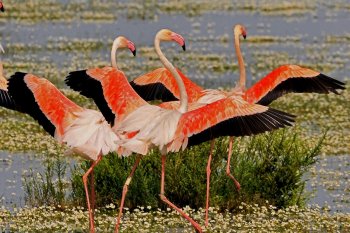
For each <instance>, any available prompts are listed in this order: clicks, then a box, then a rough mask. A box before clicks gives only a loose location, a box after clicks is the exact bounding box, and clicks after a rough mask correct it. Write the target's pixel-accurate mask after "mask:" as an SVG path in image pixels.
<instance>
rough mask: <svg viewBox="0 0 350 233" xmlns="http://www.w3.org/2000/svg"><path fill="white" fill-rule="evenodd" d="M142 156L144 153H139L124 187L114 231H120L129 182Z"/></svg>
mask: <svg viewBox="0 0 350 233" xmlns="http://www.w3.org/2000/svg"><path fill="white" fill-rule="evenodd" d="M141 158H142V155H139V156H138V157H137V158H136V161H135V163H134V166H133V167H132V169H131V172H130V174H129V176H128V178H127V179H126V181H125V184H124V187H123V194H122V200H121V201H120V207H119V215H118V219H117V224H116V225H115V231H114V232H116V233H118V232H119V224H120V219H121V217H122V214H123V206H124V201H125V196H126V193H127V192H128V187H129V184H130V182H131V179H132V177H133V176H134V173H135V170H136V168H137V166H138V165H139V162H140V160H141Z"/></svg>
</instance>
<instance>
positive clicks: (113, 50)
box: [111, 38, 120, 70]
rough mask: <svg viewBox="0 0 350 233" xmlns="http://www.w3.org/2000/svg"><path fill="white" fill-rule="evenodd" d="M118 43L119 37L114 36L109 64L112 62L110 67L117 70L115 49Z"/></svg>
mask: <svg viewBox="0 0 350 233" xmlns="http://www.w3.org/2000/svg"><path fill="white" fill-rule="evenodd" d="M119 44H120V43H119V39H118V38H116V39H115V40H114V41H113V45H112V50H111V64H112V67H113V68H115V69H117V70H118V69H119V68H118V66H117V49H118V48H119Z"/></svg>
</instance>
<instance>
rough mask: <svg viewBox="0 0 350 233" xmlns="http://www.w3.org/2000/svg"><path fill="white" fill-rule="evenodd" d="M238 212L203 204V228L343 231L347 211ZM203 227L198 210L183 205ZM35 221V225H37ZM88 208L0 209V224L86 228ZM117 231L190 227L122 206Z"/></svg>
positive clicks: (107, 223) (168, 215)
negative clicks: (206, 222) (206, 216)
mask: <svg viewBox="0 0 350 233" xmlns="http://www.w3.org/2000/svg"><path fill="white" fill-rule="evenodd" d="M239 209H240V210H239V212H238V213H230V212H220V211H219V210H218V209H215V208H209V219H210V221H209V226H208V227H207V228H205V232H207V233H211V232H237V231H242V232H309V231H311V232H348V231H350V216H349V215H347V214H342V213H335V214H330V213H329V208H327V206H325V207H324V208H320V207H318V206H314V207H308V208H302V209H301V208H298V207H297V206H290V207H288V208H286V209H279V210H277V209H276V207H274V206H272V205H269V203H266V206H259V205H247V204H245V203H241V205H240V206H239ZM183 210H184V211H185V212H186V213H188V214H190V215H191V217H193V218H194V220H196V221H198V222H199V223H201V224H202V225H203V226H204V224H203V219H204V210H203V209H199V210H198V211H196V210H193V209H191V208H189V207H185V208H184V209H183ZM116 216H117V209H116V206H115V205H113V204H110V205H107V206H106V207H105V208H101V209H98V210H96V214H95V225H96V231H97V232H111V231H113V230H114V227H115V217H116ZM38 223H40V224H38ZM88 223H89V221H88V212H87V211H86V210H85V209H84V208H82V207H73V208H69V209H64V210H62V208H61V206H58V207H51V206H46V207H45V206H43V207H38V208H37V207H34V208H23V209H21V208H15V209H14V211H10V210H7V209H5V208H2V209H0V229H3V230H5V231H10V232H26V231H30V232H57V231H58V232H85V231H88V227H89V226H88ZM120 230H121V231H122V232H168V231H171V232H172V231H176V232H177V231H181V232H193V229H192V227H191V226H189V224H188V222H187V221H186V220H184V219H183V218H182V217H180V216H179V214H178V213H176V212H175V211H173V210H170V209H169V208H168V209H167V210H165V211H161V210H159V209H152V207H151V206H147V207H139V208H137V209H134V210H133V211H129V209H127V208H126V209H125V211H124V215H123V220H122V224H121V229H120Z"/></svg>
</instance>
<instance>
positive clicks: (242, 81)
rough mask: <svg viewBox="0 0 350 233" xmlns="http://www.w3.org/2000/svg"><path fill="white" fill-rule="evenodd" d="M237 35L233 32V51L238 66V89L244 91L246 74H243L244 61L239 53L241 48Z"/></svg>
mask: <svg viewBox="0 0 350 233" xmlns="http://www.w3.org/2000/svg"><path fill="white" fill-rule="evenodd" d="M239 35H240V34H239V33H237V32H236V31H235V33H234V37H235V50H236V55H237V60H238V66H239V87H240V88H241V89H242V90H244V89H245V83H246V74H245V67H244V61H243V56H242V53H241V48H240V46H239Z"/></svg>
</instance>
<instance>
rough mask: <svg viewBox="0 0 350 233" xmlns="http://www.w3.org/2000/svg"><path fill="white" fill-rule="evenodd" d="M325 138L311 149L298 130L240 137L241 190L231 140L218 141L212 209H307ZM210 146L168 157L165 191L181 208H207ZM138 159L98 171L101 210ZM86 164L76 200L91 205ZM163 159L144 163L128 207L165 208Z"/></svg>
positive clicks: (115, 199)
mask: <svg viewBox="0 0 350 233" xmlns="http://www.w3.org/2000/svg"><path fill="white" fill-rule="evenodd" d="M323 138H324V136H323V137H321V138H320V139H319V142H318V143H317V145H309V144H308V142H307V141H304V140H302V139H301V137H300V136H299V135H298V133H295V132H293V131H292V130H279V131H276V132H274V133H266V134H263V135H258V136H254V137H249V138H236V139H235V141H234V147H233V148H234V149H233V150H234V151H233V155H232V165H231V171H232V173H233V174H234V175H235V177H236V178H237V179H238V180H239V181H240V183H241V191H240V192H237V191H236V189H235V187H234V184H233V182H232V181H231V180H230V179H229V178H228V177H227V176H226V159H227V148H228V139H227V138H222V139H217V140H216V145H215V149H214V155H213V160H212V166H211V170H212V175H211V191H210V192H211V199H210V202H211V206H216V207H219V208H221V209H230V210H232V209H235V207H236V206H238V204H239V203H241V202H242V201H244V202H246V203H260V204H263V203H265V202H266V201H269V203H270V204H273V205H276V206H277V207H285V206H289V205H303V204H304V202H305V196H304V194H303V191H304V184H305V181H303V180H302V177H303V175H304V174H305V172H306V171H307V168H308V167H309V166H310V165H312V164H313V163H315V157H316V156H317V155H318V154H319V152H320V147H321V144H322V141H323ZM209 148H210V143H209V142H207V143H203V144H201V145H199V146H195V147H193V148H190V149H187V150H185V151H184V152H180V153H171V154H169V155H168V156H167V165H166V181H165V182H166V183H165V192H166V196H167V197H168V198H169V200H171V201H173V202H174V203H175V204H177V205H179V206H185V205H189V206H191V207H192V208H196V209H197V208H199V207H204V206H205V190H206V166H207V159H208V154H209ZM135 159H136V156H135V155H133V156H131V157H128V158H118V157H117V156H116V155H115V154H111V155H108V156H105V157H104V158H103V159H102V161H101V162H100V164H99V165H98V166H96V168H95V185H96V194H97V206H104V205H106V204H109V203H115V204H119V202H120V198H121V192H122V188H123V184H124V182H125V180H126V178H127V176H128V174H129V172H130V170H131V167H132V165H133V163H134V161H135ZM89 165H90V163H89V162H83V163H82V164H81V165H78V166H76V167H75V169H73V174H72V188H73V189H72V191H73V192H72V199H73V200H74V201H75V202H77V204H80V205H84V204H85V193H84V189H83V185H82V178H81V176H82V174H83V173H84V171H86V170H87V168H88V167H89ZM160 171H161V158H160V154H159V152H158V151H156V150H155V151H152V152H151V153H150V154H148V155H147V156H144V158H143V159H142V160H141V162H140V165H139V167H138V169H137V170H136V172H135V175H134V177H133V180H132V182H131V184H130V186H129V192H128V195H127V198H126V202H125V206H126V207H129V208H135V207H137V206H148V205H150V206H153V207H164V206H165V205H164V204H163V203H162V202H161V201H160V200H159V190H160Z"/></svg>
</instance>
